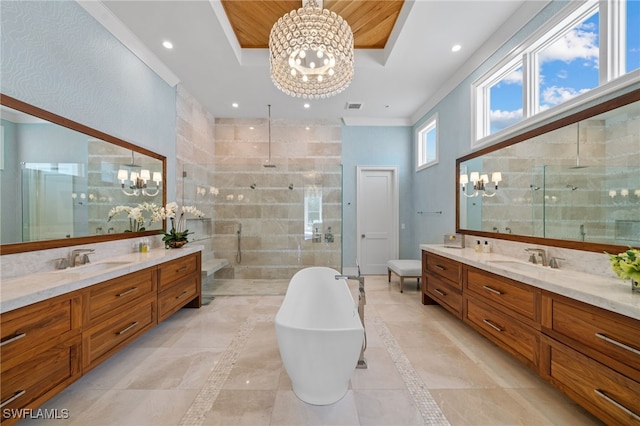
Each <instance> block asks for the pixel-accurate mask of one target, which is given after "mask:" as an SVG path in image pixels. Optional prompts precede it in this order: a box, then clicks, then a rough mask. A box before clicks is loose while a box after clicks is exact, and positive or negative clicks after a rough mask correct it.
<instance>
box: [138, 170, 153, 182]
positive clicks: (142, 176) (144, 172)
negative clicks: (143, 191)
mask: <svg viewBox="0 0 640 426" xmlns="http://www.w3.org/2000/svg"><path fill="white" fill-rule="evenodd" d="M140 179H142V180H143V181H145V182H146V181H148V180H151V172H149V170H147V169H142V170H141V171H140Z"/></svg>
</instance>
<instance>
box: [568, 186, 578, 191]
mask: <svg viewBox="0 0 640 426" xmlns="http://www.w3.org/2000/svg"><path fill="white" fill-rule="evenodd" d="M567 188H571V190H572V191H575V190H576V189H578V187H577V186H573V185H567Z"/></svg>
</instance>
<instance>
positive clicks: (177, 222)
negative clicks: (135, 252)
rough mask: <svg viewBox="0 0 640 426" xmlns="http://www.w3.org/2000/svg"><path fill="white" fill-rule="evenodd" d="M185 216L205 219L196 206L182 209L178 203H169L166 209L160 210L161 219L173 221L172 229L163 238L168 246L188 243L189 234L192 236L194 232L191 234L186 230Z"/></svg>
mask: <svg viewBox="0 0 640 426" xmlns="http://www.w3.org/2000/svg"><path fill="white" fill-rule="evenodd" d="M185 214H190V215H192V216H195V217H197V218H199V219H201V218H203V217H204V213H202V212H201V211H200V210H198V209H197V208H195V207H194V206H182V207H180V206H179V205H178V203H176V202H172V203H169V204H167V205H166V206H165V207H163V208H161V209H160V213H159V215H160V218H161V219H169V220H170V221H171V229H170V230H169V231H168V232H167V233H165V234H164V237H162V241H164V242H165V243H167V244H168V243H171V242H179V241H184V242H187V241H188V239H187V236H188V235H189V234H192V232H189V230H188V229H184V226H185V218H184V215H185Z"/></svg>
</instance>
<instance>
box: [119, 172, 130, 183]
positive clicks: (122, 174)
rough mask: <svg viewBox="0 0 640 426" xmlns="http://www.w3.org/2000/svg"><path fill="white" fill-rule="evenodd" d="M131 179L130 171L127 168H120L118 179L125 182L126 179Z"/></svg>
mask: <svg viewBox="0 0 640 426" xmlns="http://www.w3.org/2000/svg"><path fill="white" fill-rule="evenodd" d="M127 179H129V172H127V171H126V170H125V169H120V170H118V180H119V181H121V182H122V183H124V181H125V180H127Z"/></svg>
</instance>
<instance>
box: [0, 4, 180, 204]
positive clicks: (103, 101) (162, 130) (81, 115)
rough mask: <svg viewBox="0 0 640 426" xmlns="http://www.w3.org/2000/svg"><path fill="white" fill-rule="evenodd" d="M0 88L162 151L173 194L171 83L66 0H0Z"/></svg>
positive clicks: (25, 99) (33, 103)
mask: <svg viewBox="0 0 640 426" xmlns="http://www.w3.org/2000/svg"><path fill="white" fill-rule="evenodd" d="M0 20H1V21H0V22H1V31H2V33H1V37H0V38H1V51H2V65H1V75H2V79H1V80H0V91H1V92H2V93H3V94H6V95H9V96H12V97H14V98H17V99H20V100H22V101H24V102H27V103H30V104H32V105H35V106H38V107H40V108H43V109H45V110H48V111H51V112H53V113H55V114H58V115H61V116H63V117H66V118H69V119H71V120H73V121H76V122H78V123H81V124H84V125H86V126H89V127H92V128H94V129H97V130H100V131H102V132H104V133H108V134H110V135H113V136H116V137H118V138H121V139H123V140H125V141H128V142H131V143H133V144H135V145H138V146H141V147H144V148H147V149H150V150H152V151H155V152H157V153H160V154H162V155H164V156H166V157H167V159H168V162H167V177H166V182H167V186H168V188H167V189H168V199H169V200H171V199H173V198H174V197H175V181H176V179H175V173H176V172H175V156H176V147H175V104H176V102H175V97H176V93H175V88H173V87H171V86H169V85H168V84H167V83H165V82H164V81H163V80H162V79H161V78H160V77H158V75H157V74H155V73H154V72H153V71H152V70H151V69H149V68H148V67H147V66H146V65H145V64H144V63H143V62H141V61H140V60H139V59H138V58H137V57H136V56H135V55H134V54H133V53H131V51H129V50H128V49H127V48H126V47H124V46H123V45H122V44H121V43H120V42H119V41H118V40H117V39H115V38H114V37H113V36H112V35H111V34H110V33H109V32H108V31H107V30H106V29H105V28H104V27H103V26H102V25H100V24H99V23H98V22H96V21H95V20H94V19H93V18H92V17H91V16H90V15H88V14H87V13H86V12H85V11H84V9H82V8H81V7H80V6H79V5H78V4H77V3H76V2H74V1H2V2H0Z"/></svg>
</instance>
